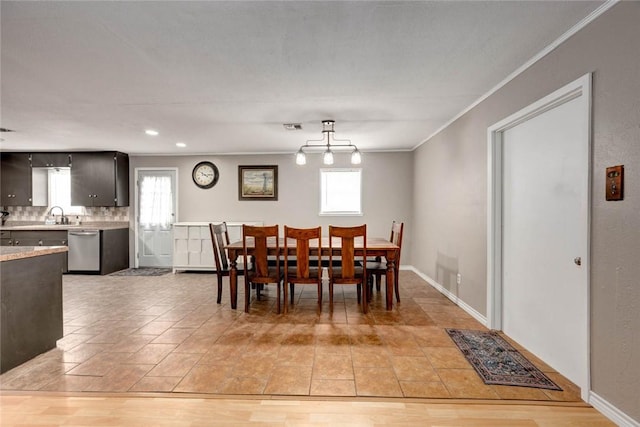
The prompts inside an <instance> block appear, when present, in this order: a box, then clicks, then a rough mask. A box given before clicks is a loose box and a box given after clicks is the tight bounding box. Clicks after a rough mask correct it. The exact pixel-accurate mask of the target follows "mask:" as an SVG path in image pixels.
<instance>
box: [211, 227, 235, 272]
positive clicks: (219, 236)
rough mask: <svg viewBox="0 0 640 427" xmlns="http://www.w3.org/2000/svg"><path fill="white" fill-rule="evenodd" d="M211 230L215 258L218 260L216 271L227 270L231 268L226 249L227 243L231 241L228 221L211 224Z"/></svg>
mask: <svg viewBox="0 0 640 427" xmlns="http://www.w3.org/2000/svg"><path fill="white" fill-rule="evenodd" d="M209 231H210V232H211V243H212V244H213V258H214V260H215V262H216V271H222V270H227V269H228V268H229V260H228V258H227V251H225V250H224V247H225V245H228V244H229V243H230V242H229V231H227V223H226V222H223V223H222V224H209Z"/></svg>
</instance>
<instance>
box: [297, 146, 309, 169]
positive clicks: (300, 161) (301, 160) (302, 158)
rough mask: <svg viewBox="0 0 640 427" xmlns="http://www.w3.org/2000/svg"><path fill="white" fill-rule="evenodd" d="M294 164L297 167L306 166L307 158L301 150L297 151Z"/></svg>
mask: <svg viewBox="0 0 640 427" xmlns="http://www.w3.org/2000/svg"><path fill="white" fill-rule="evenodd" d="M296 164H297V165H306V164H307V156H306V155H305V154H304V151H302V148H301V149H300V150H298V152H297V153H296Z"/></svg>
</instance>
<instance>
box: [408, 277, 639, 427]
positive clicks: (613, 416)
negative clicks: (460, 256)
mask: <svg viewBox="0 0 640 427" xmlns="http://www.w3.org/2000/svg"><path fill="white" fill-rule="evenodd" d="M400 269H401V270H410V271H413V272H414V273H416V274H417V275H418V276H420V277H421V278H422V279H423V280H425V281H426V282H427V283H429V285H431V286H433V287H434V288H435V289H437V290H438V292H440V293H441V294H443V295H444V296H446V297H447V298H449V299H450V300H451V301H452V302H453V303H454V304H456V305H457V306H459V307H460V308H461V309H463V310H464V311H466V312H467V313H468V314H469V315H470V316H472V317H473V318H474V319H476V320H477V321H478V322H480V323H481V324H483V325H485V326H486V325H487V318H486V317H485V316H483V315H482V314H480V313H479V312H478V311H476V310H475V309H474V308H473V307H471V306H470V305H469V304H467V303H465V302H464V301H462V300H461V299H460V298H459V297H458V296H457V295H455V294H453V293H452V292H451V291H450V290H448V289H446V288H445V287H444V286H442V285H441V284H440V283H438V282H437V281H436V280H433V279H432V278H431V277H429V276H427V275H426V274H424V273H423V272H421V271H419V270H418V269H417V268H415V267H414V266H412V265H405V266H401V267H400ZM588 403H589V404H590V405H591V406H593V407H594V408H595V409H596V410H598V411H599V412H600V413H602V415H604V416H605V417H607V418H608V419H610V420H611V421H612V422H614V423H616V424H617V425H618V426H620V427H640V423H639V422H638V421H635V420H633V419H632V418H631V417H630V416H628V415H627V414H625V413H624V412H622V411H621V410H620V409H618V408H616V407H615V406H613V405H612V404H611V403H609V402H607V401H606V400H605V399H603V398H602V397H600V396H598V395H597V394H596V393H594V392H593V391H590V392H589V402H588Z"/></svg>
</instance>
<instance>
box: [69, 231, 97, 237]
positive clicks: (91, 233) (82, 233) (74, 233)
mask: <svg viewBox="0 0 640 427" xmlns="http://www.w3.org/2000/svg"><path fill="white" fill-rule="evenodd" d="M97 234H98V230H92V231H70V232H69V235H71V236H95V235H97Z"/></svg>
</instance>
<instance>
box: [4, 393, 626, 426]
mask: <svg viewBox="0 0 640 427" xmlns="http://www.w3.org/2000/svg"><path fill="white" fill-rule="evenodd" d="M0 405H1V406H0V409H1V412H0V424H1V425H2V426H3V427H18V426H54V425H56V426H58V425H73V426H93V427H100V426H185V427H187V426H230V425H251V426H363V427H364V426H372V427H373V426H404V427H407V426H423V427H427V426H434V427H435V426H470V427H471V426H472V427H483V426H484V427H499V426H505V427H506V426H508V427H531V426H546V427H551V426H576V427H578V426H579V427H596V426H614V424H613V423H611V422H609V421H608V420H606V419H605V417H604V416H602V415H601V414H600V413H598V412H597V411H596V410H595V409H593V408H591V407H589V406H587V405H585V404H581V403H546V404H544V405H540V404H535V403H533V404H531V403H529V404H526V403H512V404H508V403H500V404H498V403H495V402H487V401H478V402H460V401H447V402H426V401H410V400H407V399H397V400H392V399H377V400H374V399H369V400H353V399H340V400H289V399H221V398H210V397H207V398H195V397H189V398H179V397H171V398H169V397H128V396H93V395H86V394H84V395H77V396H70V397H64V396H52V395H10V396H7V395H6V394H4V393H3V394H0Z"/></svg>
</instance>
